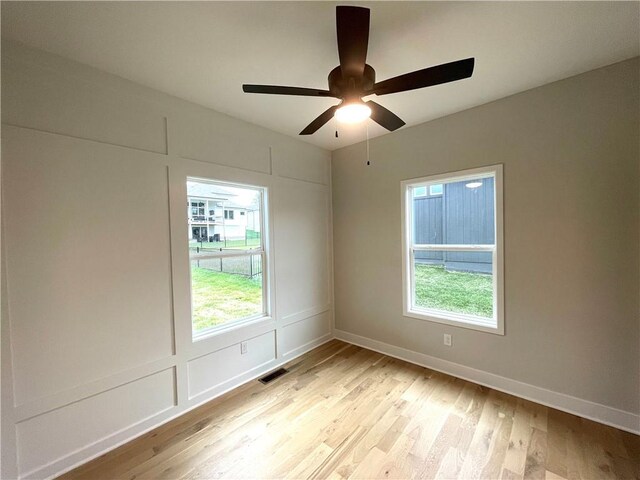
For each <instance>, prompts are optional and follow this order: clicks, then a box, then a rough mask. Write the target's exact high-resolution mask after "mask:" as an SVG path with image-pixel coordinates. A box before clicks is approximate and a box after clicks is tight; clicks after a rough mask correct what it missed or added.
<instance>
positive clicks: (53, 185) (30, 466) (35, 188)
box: [0, 40, 332, 478]
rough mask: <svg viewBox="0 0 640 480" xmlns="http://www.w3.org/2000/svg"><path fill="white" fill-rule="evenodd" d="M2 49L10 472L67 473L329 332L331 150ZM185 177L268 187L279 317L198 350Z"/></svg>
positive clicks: (43, 56) (40, 55) (5, 459)
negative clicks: (193, 330)
mask: <svg viewBox="0 0 640 480" xmlns="http://www.w3.org/2000/svg"><path fill="white" fill-rule="evenodd" d="M2 47H3V82H2V99H3V111H2V115H3V132H2V133H3V139H2V157H3V178H2V181H3V197H4V198H3V205H2V209H3V222H4V226H3V234H4V241H3V247H4V248H3V273H4V276H3V278H2V291H3V303H2V355H3V361H2V387H3V388H2V395H3V398H2V418H3V426H2V429H3V434H2V443H3V448H2V463H1V465H0V467H1V470H2V471H1V476H2V478H16V477H19V478H45V477H51V476H55V475H57V474H59V473H61V472H63V471H65V470H68V469H70V468H71V467H73V466H75V465H77V464H80V463H83V462H85V461H87V460H89V459H91V458H93V457H95V456H97V455H100V454H102V453H104V452H105V451H107V450H109V449H112V448H114V447H115V446H117V445H118V444H120V443H122V442H125V441H127V440H128V439H131V438H133V437H135V436H138V435H140V434H142V433H144V432H145V431H147V430H149V429H151V428H154V427H156V426H158V425H160V424H162V423H164V422H166V421H167V420H169V419H171V418H174V417H176V416H179V415H181V414H182V413H184V412H186V411H188V410H190V409H192V408H194V407H196V406H197V405H199V404H202V403H204V402H207V401H209V400H210V399H212V398H214V397H215V396H217V395H219V394H221V393H223V392H224V391H226V390H229V389H231V388H234V387H236V386H238V385H240V384H242V383H244V382H246V381H248V380H250V379H252V378H255V377H256V376H259V375H262V374H264V373H266V372H268V371H270V370H272V369H274V368H276V367H277V366H278V365H279V364H281V363H282V362H284V361H285V355H284V352H283V351H282V349H281V348H278V347H277V345H278V344H279V343H280V344H283V345H285V346H286V349H287V351H288V355H287V356H286V360H290V359H291V358H293V357H295V356H296V355H298V354H302V353H304V352H305V351H307V350H309V349H311V348H313V347H314V346H316V345H319V344H321V343H323V342H325V341H327V340H328V339H329V338H330V336H331V334H330V332H331V330H330V328H331V322H330V319H331V318H332V312H331V308H332V305H331V302H332V291H331V280H332V273H331V268H332V265H331V262H330V260H329V259H330V256H331V232H330V217H331V213H330V201H329V195H330V194H329V188H330V187H329V176H328V172H329V161H330V154H329V152H326V151H324V150H322V149H319V148H317V147H314V146H311V145H308V144H304V143H302V142H299V141H297V140H296V139H292V138H289V137H285V136H283V135H281V134H278V133H275V132H271V131H269V130H267V129H264V128H262V127H257V126H254V125H250V124H248V123H246V122H242V121H240V120H236V119H233V118H231V117H228V116H226V115H223V114H221V113H218V112H214V111H212V110H208V109H206V108H204V107H200V106H198V105H194V104H192V103H189V102H186V101H183V100H180V99H177V98H175V97H171V96H168V95H164V94H162V93H160V92H156V91H153V90H150V89H148V88H145V87H142V86H140V85H136V84H134V83H132V82H128V81H126V80H124V79H122V78H118V77H115V76H111V75H108V74H106V73H104V72H100V71H98V70H95V69H92V68H90V67H87V66H84V65H81V64H78V63H76V62H72V61H69V60H66V59H62V58H60V57H56V56H55V55H51V54H48V53H45V52H42V51H38V50H35V49H30V48H28V47H24V46H19V45H15V44H12V43H11V42H5V41H4V40H3V44H2ZM185 175H195V176H198V175H201V176H203V177H206V178H213V179H217V180H220V181H228V182H237V183H246V184H251V185H262V186H266V187H267V188H268V189H269V200H270V202H269V212H270V214H271V223H270V227H271V230H272V232H271V236H270V239H269V240H270V242H269V244H270V248H271V252H272V253H273V255H271V257H270V259H269V260H270V262H271V274H270V275H268V278H269V280H270V284H271V290H272V292H273V293H272V295H271V296H270V300H271V307H272V309H271V313H272V314H273V315H272V317H271V318H267V319H264V320H261V321H259V322H250V323H247V324H243V325H239V326H236V327H233V328H229V329H226V330H225V331H224V332H221V333H219V334H216V335H213V336H210V337H208V338H205V339H201V340H198V341H193V340H192V338H191V331H190V325H191V324H190V307H189V304H190V294H189V289H190V287H189V263H188V253H187V246H186V245H187V242H186V236H187V216H186V209H185V204H186V193H185V185H184V180H185V179H186V176H185ZM283 177H284V178H283ZM289 190H291V192H294V193H291V194H290V193H288V192H289ZM307 190H308V191H307ZM279 199H281V200H282V201H280V200H279ZM274 229H276V230H277V229H282V230H283V233H284V231H285V230H286V233H287V235H291V236H292V237H291V238H289V237H287V236H286V235H278V234H276V233H274V232H273V230H274ZM296 235H297V236H298V237H299V238H300V239H301V241H304V242H305V243H304V245H303V246H300V245H298V244H297V243H296V241H295V236H296ZM289 251H291V253H292V254H288V253H289ZM5 270H6V271H5ZM291 272H293V273H295V274H296V275H298V276H297V277H296V278H295V282H293V283H287V281H286V279H282V281H280V278H279V277H280V276H282V275H289V274H291ZM279 286H282V288H281V289H280V290H279V291H278V294H277V296H276V295H275V289H276V287H279ZM4 292H7V293H6V294H4ZM279 312H284V313H279ZM320 313H322V315H319V314H320ZM283 315H288V316H289V318H288V319H285V318H283ZM319 317H322V318H323V320H321V321H319V320H318V318H319ZM307 319H309V320H308V321H307ZM291 322H297V323H296V324H295V325H296V326H295V328H293V329H291V330H289V331H287V329H285V328H283V327H284V326H285V325H287V324H288V323H291ZM245 341H246V342H247V346H248V351H247V353H246V354H244V355H241V354H240V343H242V342H245ZM283 342H285V343H283ZM7 359H8V360H9V361H7ZM149 396H152V397H153V398H151V399H149V398H148V397H149Z"/></svg>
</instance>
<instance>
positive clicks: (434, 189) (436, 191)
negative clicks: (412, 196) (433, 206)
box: [429, 183, 443, 195]
mask: <svg viewBox="0 0 640 480" xmlns="http://www.w3.org/2000/svg"><path fill="white" fill-rule="evenodd" d="M442 192H443V187H442V184H441V183H438V184H437V185H429V195H442Z"/></svg>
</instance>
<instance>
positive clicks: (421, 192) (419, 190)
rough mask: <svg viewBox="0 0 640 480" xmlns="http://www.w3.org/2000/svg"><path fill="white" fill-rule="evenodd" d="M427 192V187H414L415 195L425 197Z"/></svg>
mask: <svg viewBox="0 0 640 480" xmlns="http://www.w3.org/2000/svg"><path fill="white" fill-rule="evenodd" d="M426 194H427V187H416V188H414V189H413V196H414V197H424V196H425V195H426Z"/></svg>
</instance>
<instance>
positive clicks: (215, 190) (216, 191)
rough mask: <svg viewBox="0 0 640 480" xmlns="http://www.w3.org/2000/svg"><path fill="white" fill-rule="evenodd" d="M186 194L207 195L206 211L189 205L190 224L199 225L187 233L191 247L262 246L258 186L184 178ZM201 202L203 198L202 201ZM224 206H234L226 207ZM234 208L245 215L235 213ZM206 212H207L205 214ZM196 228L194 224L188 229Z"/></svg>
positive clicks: (202, 248) (245, 248) (243, 247)
mask: <svg viewBox="0 0 640 480" xmlns="http://www.w3.org/2000/svg"><path fill="white" fill-rule="evenodd" d="M187 195H193V196H196V195H197V196H198V197H200V198H202V197H205V198H208V199H209V200H208V202H209V203H208V212H205V210H207V209H205V208H204V207H203V208H196V209H191V211H190V214H189V224H190V225H191V226H192V227H193V226H196V225H197V226H202V229H201V230H198V231H199V235H194V234H193V233H192V234H191V235H190V236H189V250H190V251H197V252H199V251H205V252H206V251H208V252H212V251H218V252H219V251H221V249H222V251H225V250H228V249H233V250H243V249H244V250H252V249H256V248H261V244H262V243H261V242H262V240H261V234H260V231H261V225H262V194H261V190H260V189H258V188H241V187H235V186H230V185H220V184H216V183H206V182H197V181H188V182H187ZM203 205H204V202H203ZM225 207H233V209H231V208H225ZM235 211H241V212H244V215H238V216H235V215H234V213H235ZM205 213H207V214H206V215H205ZM190 230H191V231H192V232H195V230H194V229H193V228H191V229H190Z"/></svg>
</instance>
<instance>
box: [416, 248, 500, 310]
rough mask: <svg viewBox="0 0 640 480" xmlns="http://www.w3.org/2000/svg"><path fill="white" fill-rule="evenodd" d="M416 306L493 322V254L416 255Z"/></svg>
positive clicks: (441, 253)
mask: <svg viewBox="0 0 640 480" xmlns="http://www.w3.org/2000/svg"><path fill="white" fill-rule="evenodd" d="M414 258H415V261H414V282H415V294H414V305H413V306H414V307H416V308H418V309H429V310H439V311H443V312H448V313H458V314H460V313H461V314H465V315H473V316H477V317H483V318H487V319H491V318H493V317H494V312H493V274H492V270H493V264H492V253H491V252H451V251H444V252H442V251H429V252H422V251H421V252H415V256H414Z"/></svg>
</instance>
